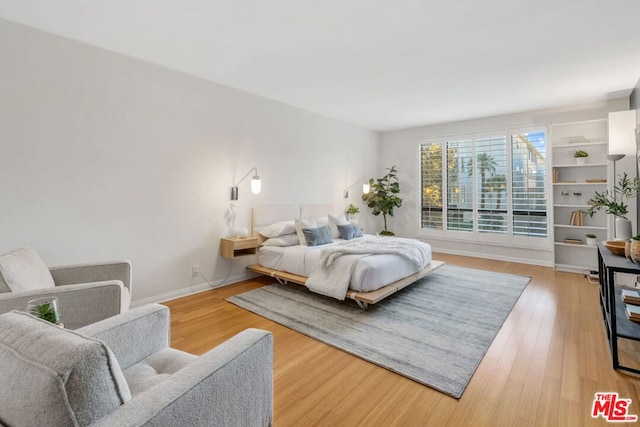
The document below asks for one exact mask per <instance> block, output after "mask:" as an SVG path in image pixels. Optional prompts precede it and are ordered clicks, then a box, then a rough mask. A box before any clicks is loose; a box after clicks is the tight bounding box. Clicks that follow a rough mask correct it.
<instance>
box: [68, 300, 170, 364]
mask: <svg viewBox="0 0 640 427" xmlns="http://www.w3.org/2000/svg"><path fill="white" fill-rule="evenodd" d="M77 332H78V333H80V334H83V335H86V336H89V337H93V338H97V339H99V340H101V341H104V342H105V344H107V347H109V348H110V349H111V351H113V354H114V355H115V356H116V359H118V362H119V363H120V367H121V368H122V370H125V369H127V368H128V367H130V366H132V365H135V364H136V363H138V362H140V361H141V360H143V359H146V358H147V357H149V356H151V355H152V354H154V353H156V352H158V351H160V350H162V349H164V348H167V347H169V308H168V307H166V306H164V305H160V304H147V305H144V306H142V307H138V308H134V309H132V310H130V311H127V312H125V313H121V314H119V315H118V316H114V317H111V318H109V319H105V320H102V321H100V322H97V323H94V324H92V325H88V326H85V327H84V328H81V329H78V330H77Z"/></svg>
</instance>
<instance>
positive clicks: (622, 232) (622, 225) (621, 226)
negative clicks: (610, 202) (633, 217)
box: [616, 217, 632, 240]
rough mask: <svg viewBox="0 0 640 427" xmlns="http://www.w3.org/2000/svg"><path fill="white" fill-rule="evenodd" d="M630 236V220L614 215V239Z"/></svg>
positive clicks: (627, 238)
mask: <svg viewBox="0 0 640 427" xmlns="http://www.w3.org/2000/svg"><path fill="white" fill-rule="evenodd" d="M631 236H632V232H631V221H629V220H628V219H626V218H620V217H616V240H629V239H630V238H631Z"/></svg>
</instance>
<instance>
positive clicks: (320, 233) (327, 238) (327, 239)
mask: <svg viewBox="0 0 640 427" xmlns="http://www.w3.org/2000/svg"><path fill="white" fill-rule="evenodd" d="M302 232H303V233H304V238H305V240H306V241H307V246H319V245H326V244H327V243H332V242H333V239H332V237H331V231H329V226H327V225H325V226H323V227H318V228H303V229H302Z"/></svg>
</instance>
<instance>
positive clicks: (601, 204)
mask: <svg viewBox="0 0 640 427" xmlns="http://www.w3.org/2000/svg"><path fill="white" fill-rule="evenodd" d="M639 191H640V179H638V178H634V179H633V180H631V179H629V177H628V176H627V173H626V172H625V173H624V174H622V176H621V177H620V180H619V181H618V185H616V186H614V187H613V191H609V190H607V191H603V192H600V191H596V192H595V193H594V195H593V197H592V198H591V199H590V200H589V205H590V207H589V210H587V213H588V214H589V216H590V217H592V216H593V214H595V213H596V212H598V211H599V210H600V209H605V212H606V213H608V214H611V215H614V216H617V217H620V218H624V219H627V214H628V213H629V209H628V207H627V204H626V201H628V200H630V199H632V198H634V197H636V196H637V195H638V192H639Z"/></svg>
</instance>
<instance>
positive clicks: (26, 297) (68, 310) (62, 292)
mask: <svg viewBox="0 0 640 427" xmlns="http://www.w3.org/2000/svg"><path fill="white" fill-rule="evenodd" d="M123 292H124V287H123V285H122V282H121V281H119V280H109V281H104V282H95V283H81V284H77V285H68V286H56V287H54V288H43V289H34V290H31V291H23V292H5V293H0V313H5V312H7V311H11V310H19V311H27V303H28V302H29V301H30V300H32V299H35V298H41V297H56V298H58V309H59V310H60V320H61V321H62V322H63V323H64V325H65V327H66V328H68V329H77V328H80V327H82V326H85V325H89V324H91V323H94V322H97V321H99V320H102V319H106V318H107V317H111V316H114V315H116V314H118V313H120V308H121V303H122V302H121V301H122V294H123Z"/></svg>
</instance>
